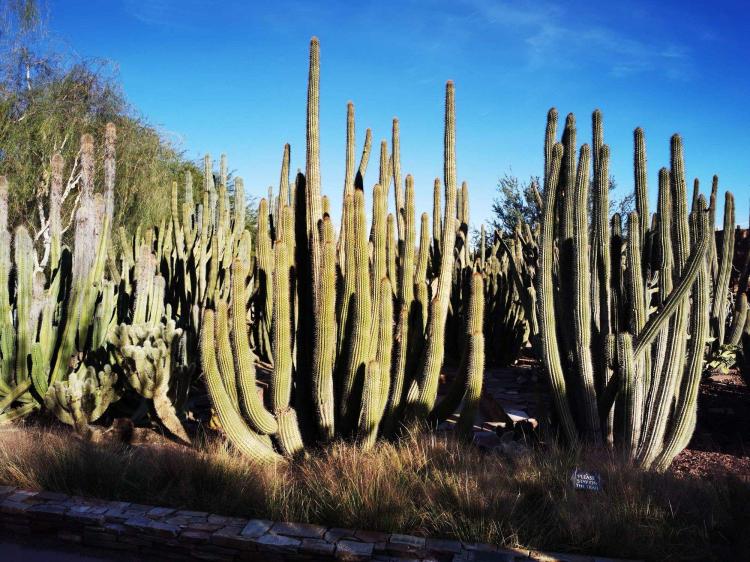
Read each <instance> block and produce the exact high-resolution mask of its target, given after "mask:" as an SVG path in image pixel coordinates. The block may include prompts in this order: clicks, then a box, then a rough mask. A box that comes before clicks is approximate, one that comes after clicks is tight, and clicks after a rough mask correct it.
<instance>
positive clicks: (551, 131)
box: [539, 107, 557, 211]
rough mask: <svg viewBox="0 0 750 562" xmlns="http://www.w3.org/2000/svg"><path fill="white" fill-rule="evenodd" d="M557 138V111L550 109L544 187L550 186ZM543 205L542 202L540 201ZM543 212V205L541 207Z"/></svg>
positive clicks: (545, 149) (545, 152) (546, 132)
mask: <svg viewBox="0 0 750 562" xmlns="http://www.w3.org/2000/svg"><path fill="white" fill-rule="evenodd" d="M556 137H557V109H555V108H554V107H552V108H550V110H549V111H548V112H547V127H546V129H545V131H544V185H549V175H550V172H551V171H552V151H553V148H554V146H555V142H557V141H556ZM539 202H540V203H541V201H539ZM539 210H540V211H541V210H542V205H539Z"/></svg>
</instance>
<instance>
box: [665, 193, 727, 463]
mask: <svg viewBox="0 0 750 562" xmlns="http://www.w3.org/2000/svg"><path fill="white" fill-rule="evenodd" d="M704 208H705V202H704V201H702V196H700V197H699V202H698V204H697V213H701V214H705V213H704V212H703V209H704ZM704 228H705V225H704ZM711 234H712V233H711V232H710V231H709V232H704V233H703V237H704V238H707V237H708V236H710V235H711ZM706 261H707V260H703V261H702V263H701V264H700V265H699V271H698V275H697V278H696V281H695V285H694V286H693V296H692V305H691V309H690V341H689V345H688V350H687V357H688V359H687V365H686V370H685V380H684V381H683V383H682V384H683V388H682V389H681V391H680V394H679V397H678V399H677V401H676V404H675V409H674V414H673V416H672V418H673V420H672V423H671V426H670V428H669V431H668V433H667V435H666V437H665V439H664V445H663V448H662V450H661V452H660V453H659V455H658V456H657V457H656V459H655V460H654V463H653V468H655V469H656V470H658V471H664V470H666V469H667V468H668V467H669V465H670V464H671V463H672V460H673V459H674V457H675V456H677V454H678V453H679V452H680V451H681V450H682V449H684V448H685V447H686V446H687V444H688V442H689V441H690V437H691V436H692V434H693V431H694V429H695V421H696V415H697V414H696V412H697V408H698V405H697V404H698V389H699V386H700V378H701V372H702V370H703V352H704V348H705V344H706V340H707V339H708V335H709V322H708V318H709V287H710V284H709V273H708V265H707V263H706Z"/></svg>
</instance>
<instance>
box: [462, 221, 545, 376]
mask: <svg viewBox="0 0 750 562" xmlns="http://www.w3.org/2000/svg"><path fill="white" fill-rule="evenodd" d="M537 226H538V225H535V226H534V228H535V229H536V228H537ZM537 236H538V232H537V231H536V230H532V228H531V226H529V225H528V224H524V225H521V224H518V225H517V226H516V228H515V229H514V232H513V235H512V236H511V237H506V238H504V237H503V235H502V234H501V233H500V232H499V231H496V232H495V238H494V242H493V244H492V246H491V247H490V248H486V246H485V235H484V227H482V230H481V232H480V245H479V247H480V250H479V256H480V257H479V263H478V264H477V265H478V268H479V270H480V271H481V272H482V274H483V275H484V278H485V303H486V307H487V312H486V321H485V333H486V336H487V347H486V349H487V361H488V362H493V363H495V364H499V365H508V364H510V363H512V362H513V361H515V360H516V359H517V358H518V357H519V356H520V354H521V350H522V349H523V347H524V346H526V345H527V344H528V343H530V342H532V341H533V340H534V339H535V337H536V335H537V332H538V326H537V319H536V288H535V279H536V269H537V263H538V257H539V248H538V246H537Z"/></svg>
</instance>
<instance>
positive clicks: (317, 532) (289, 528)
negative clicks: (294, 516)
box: [271, 523, 326, 539]
mask: <svg viewBox="0 0 750 562" xmlns="http://www.w3.org/2000/svg"><path fill="white" fill-rule="evenodd" d="M271 532H272V533H274V534H277V535H287V536H290V537H301V538H308V539H319V538H321V537H322V536H323V535H325V533H326V528H325V527H321V526H320V525H310V524H308V523H276V524H274V525H273V527H271Z"/></svg>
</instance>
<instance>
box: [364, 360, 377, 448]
mask: <svg viewBox="0 0 750 562" xmlns="http://www.w3.org/2000/svg"><path fill="white" fill-rule="evenodd" d="M380 380H381V373H380V364H379V363H378V362H377V361H370V362H369V363H368V364H367V366H366V368H365V374H364V384H363V389H362V410H361V411H360V414H359V420H358V428H359V441H360V443H361V445H362V448H363V449H370V448H372V446H373V445H374V444H375V439H376V438H377V435H378V422H379V418H378V405H379V401H380V393H381V382H380Z"/></svg>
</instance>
